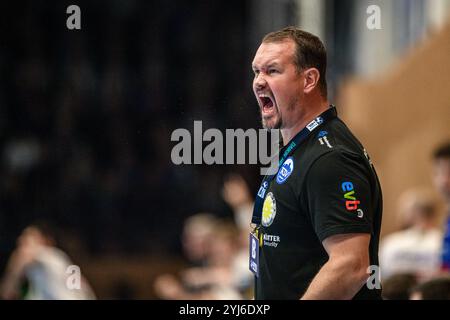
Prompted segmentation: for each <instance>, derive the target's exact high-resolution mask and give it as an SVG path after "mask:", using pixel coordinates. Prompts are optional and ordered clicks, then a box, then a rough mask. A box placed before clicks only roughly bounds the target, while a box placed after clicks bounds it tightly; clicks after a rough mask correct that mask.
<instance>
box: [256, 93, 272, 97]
mask: <svg viewBox="0 0 450 320" xmlns="http://www.w3.org/2000/svg"><path fill="white" fill-rule="evenodd" d="M258 97H260V98H270V96H269V95H268V94H265V93H261V94H259V95H258Z"/></svg>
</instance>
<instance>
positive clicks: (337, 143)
mask: <svg viewBox="0 0 450 320" xmlns="http://www.w3.org/2000/svg"><path fill="white" fill-rule="evenodd" d="M282 152H283V150H282V151H281V152H280V154H282ZM282 171H283V173H279V174H278V175H277V176H276V177H275V178H274V179H273V180H272V181H271V183H270V186H269V187H268V189H267V191H266V193H265V200H264V206H263V210H262V211H263V212H262V224H261V227H260V230H259V239H260V248H259V250H260V254H259V276H258V277H256V278H255V280H256V281H255V298H256V299H299V298H301V297H302V295H303V294H304V293H305V291H306V289H307V288H308V286H309V284H310V283H311V281H312V279H313V278H314V277H315V275H316V274H317V273H318V272H319V270H320V268H321V267H322V266H323V265H324V264H325V263H326V262H327V260H328V254H327V252H326V251H325V249H324V247H323V245H322V241H323V240H324V239H326V238H327V237H330V236H333V235H337V234H347V233H370V234H371V239H370V247H369V251H370V252H369V255H370V264H371V265H376V266H378V242H379V234H380V227H381V214H382V195H381V188H380V184H379V182H378V178H377V175H376V173H375V170H374V168H373V166H372V164H371V162H370V159H369V157H368V155H367V153H366V152H365V149H364V148H363V146H362V145H361V143H360V142H359V141H358V140H357V139H356V137H355V136H354V135H353V134H352V133H351V132H350V130H349V129H348V128H347V126H346V125H345V124H344V123H343V122H342V121H341V120H340V119H339V118H334V119H332V120H330V121H328V122H325V123H324V124H322V125H321V126H319V127H318V128H316V129H315V130H314V131H312V132H311V134H310V135H309V136H308V138H307V139H306V140H305V141H303V143H301V145H300V146H298V148H297V149H296V150H295V151H294V152H293V153H292V154H291V156H290V157H289V158H288V159H287V160H286V161H285V162H284V164H283V165H282V166H281V169H280V172H282ZM358 298H360V299H380V298H381V290H377V289H369V288H368V286H366V285H364V286H363V287H362V288H361V290H360V291H359V292H358V294H357V295H356V296H355V299H358Z"/></svg>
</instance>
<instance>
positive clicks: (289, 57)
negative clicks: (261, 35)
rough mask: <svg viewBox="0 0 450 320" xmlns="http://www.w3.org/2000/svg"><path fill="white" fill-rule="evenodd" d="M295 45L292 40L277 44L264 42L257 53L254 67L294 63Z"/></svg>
mask: <svg viewBox="0 0 450 320" xmlns="http://www.w3.org/2000/svg"><path fill="white" fill-rule="evenodd" d="M294 53H295V43H294V41H292V40H290V39H286V40H282V41H277V42H263V43H261V45H260V46H259V48H258V50H257V51H256V54H255V58H254V59H253V63H252V65H254V66H262V65H265V64H268V63H271V62H279V63H283V64H284V63H290V62H293V58H294Z"/></svg>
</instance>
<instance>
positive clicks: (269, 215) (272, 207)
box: [261, 192, 277, 227]
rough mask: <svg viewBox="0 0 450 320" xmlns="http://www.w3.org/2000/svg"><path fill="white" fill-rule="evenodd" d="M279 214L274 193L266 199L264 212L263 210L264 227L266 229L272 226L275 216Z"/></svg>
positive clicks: (269, 194)
mask: <svg viewBox="0 0 450 320" xmlns="http://www.w3.org/2000/svg"><path fill="white" fill-rule="evenodd" d="M276 214H277V203H276V201H275V197H274V196H273V193H272V192H269V193H268V194H267V197H266V199H265V200H264V205H263V210H262V219H261V220H262V221H261V223H262V225H263V226H264V227H268V226H270V225H271V224H272V222H273V220H274V219H275V216H276Z"/></svg>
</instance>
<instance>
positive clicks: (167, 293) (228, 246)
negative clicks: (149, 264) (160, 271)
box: [154, 221, 242, 300]
mask: <svg viewBox="0 0 450 320" xmlns="http://www.w3.org/2000/svg"><path fill="white" fill-rule="evenodd" d="M237 234H238V233H237V230H236V229H235V227H234V226H233V225H231V224H229V223H226V222H222V221H218V222H217V224H216V225H215V227H214V233H212V234H211V235H210V237H209V239H208V242H207V261H206V265H205V266H203V267H194V268H189V269H186V270H184V271H183V272H182V273H181V280H179V279H178V278H177V277H175V276H172V275H162V276H160V277H158V278H157V279H156V281H155V283H154V288H155V292H156V293H157V295H158V296H159V297H160V298H162V299H187V300H190V299H210V300H236V299H242V296H241V294H240V293H239V292H238V289H237V288H236V283H235V280H236V278H235V274H234V271H235V269H236V259H235V257H236V253H237V249H238V237H237Z"/></svg>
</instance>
